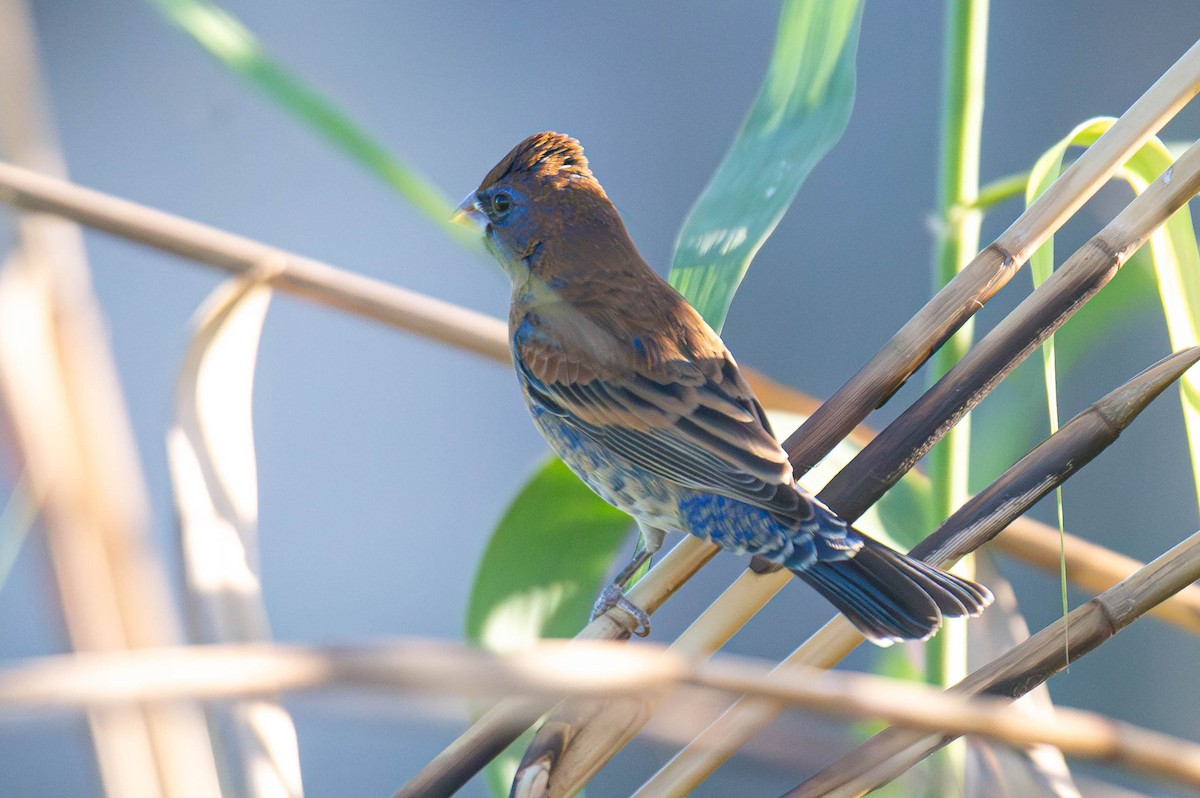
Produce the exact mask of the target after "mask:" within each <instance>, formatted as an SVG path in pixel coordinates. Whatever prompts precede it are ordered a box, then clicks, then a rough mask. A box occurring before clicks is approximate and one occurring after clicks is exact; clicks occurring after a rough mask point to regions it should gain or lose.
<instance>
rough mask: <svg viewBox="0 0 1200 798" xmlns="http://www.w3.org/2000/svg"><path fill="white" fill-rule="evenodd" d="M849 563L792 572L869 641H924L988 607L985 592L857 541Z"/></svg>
mask: <svg viewBox="0 0 1200 798" xmlns="http://www.w3.org/2000/svg"><path fill="white" fill-rule="evenodd" d="M860 534H861V533H860ZM862 538H863V546H862V548H860V549H859V550H858V551H857V552H856V553H855V554H854V556H853V557H850V558H848V559H844V560H824V561H820V560H819V561H817V562H814V563H811V564H809V565H808V566H807V567H806V568H802V569H801V568H796V569H793V570H792V572H793V573H794V574H796V576H799V577H800V578H801V579H803V580H804V581H805V582H808V583H809V584H810V585H812V586H813V587H815V588H816V589H817V590H818V591H819V592H820V593H821V595H822V596H824V597H825V598H827V599H828V600H829V601H830V603H832V604H833V606H835V607H837V608H838V609H839V610H840V611H841V612H842V613H843V614H844V615H845V616H846V617H847V618H849V619H850V622H851V623H853V624H854V625H855V626H856V627H858V629H859V631H861V632H862V633H863V634H864V635H866V636H867V638H868V639H869V640H871V641H872V642H874V643H877V644H879V645H882V646H888V645H891V644H892V643H894V642H896V641H899V640H925V639H926V638H928V637H929V636H931V635H932V634H933V633H934V632H936V631H937V630H938V627H940V626H941V625H942V618H943V617H946V618H961V617H963V616H965V615H978V614H979V613H981V612H983V608H984V607H986V606H987V605H989V604H991V603H992V594H991V591H989V590H988V589H987V588H986V587H983V586H982V585H977V584H975V583H974V582H970V581H968V580H966V579H962V578H960V577H957V576H955V575H954V574H949V573H946V572H945V571H943V570H941V569H940V568H936V567H934V566H932V565H929V564H928V563H925V562H922V561H921V560H916V559H913V558H912V557H908V556H906V555H904V554H901V553H900V552H898V551H894V550H893V549H890V548H888V547H887V546H885V545H884V544H882V543H880V542H879V541H877V540H872V539H871V538H869V537H867V536H866V535H862Z"/></svg>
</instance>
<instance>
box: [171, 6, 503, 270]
mask: <svg viewBox="0 0 1200 798" xmlns="http://www.w3.org/2000/svg"><path fill="white" fill-rule="evenodd" d="M148 2H150V3H151V4H152V5H154V6H156V7H157V8H158V10H159V12H160V13H161V14H162V15H163V16H164V17H166V18H167V19H168V20H170V21H171V22H172V23H174V24H175V25H176V26H177V27H179V28H180V29H182V30H183V31H184V32H185V33H187V34H188V35H189V36H191V37H192V39H194V40H195V41H196V43H197V44H199V45H200V46H201V47H203V48H204V49H205V50H207V51H208V52H209V54H210V55H212V56H213V57H214V58H216V59H217V61H219V62H220V63H221V64H222V65H223V66H225V67H226V68H227V69H228V70H229V71H231V72H234V73H236V74H238V75H241V76H242V77H243V78H245V79H246V80H247V81H249V82H250V83H251V84H252V85H254V86H255V87H256V88H258V89H259V90H261V91H262V92H263V93H264V94H266V95H267V97H269V98H270V99H271V100H272V101H274V102H275V104H276V105H278V106H279V107H280V108H283V109H284V110H285V111H287V112H289V113H291V114H293V115H294V116H296V117H297V118H299V119H300V120H301V121H302V122H303V123H304V124H305V125H306V126H307V127H308V128H310V129H311V130H312V131H313V132H315V133H317V134H319V135H321V136H324V137H325V138H326V139H327V140H329V141H330V142H332V143H333V144H334V145H335V146H337V148H338V149H340V150H341V151H342V152H344V153H346V154H347V155H349V156H351V157H352V158H354V160H356V161H358V162H359V163H360V164H361V165H363V166H365V167H366V168H367V170H368V171H370V172H371V173H372V174H374V175H375V176H377V177H380V178H382V179H383V181H384V182H386V183H387V184H388V185H390V186H391V187H392V188H394V189H396V191H397V192H399V194H400V195H401V196H402V197H404V198H405V199H406V200H408V201H409V202H410V203H412V205H413V206H414V207H415V208H416V209H417V210H418V211H420V212H421V213H422V214H424V215H425V216H427V217H428V218H429V219H430V220H431V221H433V222H434V223H435V224H436V225H438V227H440V228H441V229H442V231H443V232H445V233H446V234H447V235H449V236H450V237H451V238H453V239H454V240H455V241H457V242H459V243H460V244H462V245H463V246H465V247H467V248H468V249H472V250H475V251H481V245H480V242H479V240H478V239H479V236H478V235H477V234H476V233H474V232H473V231H470V230H468V229H466V228H465V227H463V226H462V225H456V224H453V223H451V222H450V214H451V213H452V212H453V210H454V203H453V202H452V201H451V200H450V198H449V197H446V196H445V195H444V194H442V192H441V191H440V190H438V188H437V187H436V186H435V185H433V183H432V182H430V181H429V180H428V179H426V178H425V177H424V176H423V175H422V174H420V173H419V172H418V171H417V170H416V169H414V168H412V167H411V166H409V165H407V164H406V163H404V162H403V161H401V160H400V159H399V158H396V157H395V156H393V155H391V154H390V153H389V152H388V151H387V150H386V149H384V148H383V146H381V145H380V144H378V143H377V142H376V141H375V140H374V139H372V138H371V137H370V136H369V135H368V134H367V133H366V131H364V130H363V129H362V128H360V127H359V126H358V125H356V124H355V123H354V122H353V121H352V120H351V119H350V117H349V116H348V115H347V114H345V113H344V112H343V111H342V110H341V109H340V108H338V107H337V105H336V104H335V103H334V102H333V101H331V100H330V99H328V98H327V97H325V96H324V95H322V94H321V93H320V92H318V91H317V90H316V89H313V88H312V87H311V86H308V85H307V84H306V83H305V82H304V81H303V80H301V79H300V78H299V77H297V76H296V75H294V74H292V73H291V72H290V71H289V70H288V69H287V68H286V67H284V66H283V65H281V64H280V63H279V62H277V61H276V60H275V59H274V58H272V57H271V56H270V54H269V53H268V52H267V50H266V48H265V47H264V46H263V45H262V43H261V42H259V40H258V39H257V38H256V37H255V36H254V34H253V33H251V32H250V30H249V29H247V28H246V26H245V25H243V24H242V23H241V22H240V21H239V20H238V19H237V18H236V17H234V16H233V15H232V14H230V13H229V12H228V11H225V10H224V9H222V8H221V7H219V6H217V5H216V4H215V3H211V2H209V1H208V0H148Z"/></svg>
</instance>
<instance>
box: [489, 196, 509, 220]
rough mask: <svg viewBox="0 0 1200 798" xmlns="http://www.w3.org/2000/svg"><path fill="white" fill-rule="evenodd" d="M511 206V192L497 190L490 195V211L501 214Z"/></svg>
mask: <svg viewBox="0 0 1200 798" xmlns="http://www.w3.org/2000/svg"><path fill="white" fill-rule="evenodd" d="M511 208H512V194H509V193H508V192H507V191H497V192H496V193H495V194H493V195H492V213H494V214H496V215H497V216H503V215H504V214H506V213H508V212H509V210H510V209H511Z"/></svg>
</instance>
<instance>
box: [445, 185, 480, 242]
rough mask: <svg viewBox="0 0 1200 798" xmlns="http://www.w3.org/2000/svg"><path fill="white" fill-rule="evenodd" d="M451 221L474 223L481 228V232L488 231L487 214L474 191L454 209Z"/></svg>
mask: <svg viewBox="0 0 1200 798" xmlns="http://www.w3.org/2000/svg"><path fill="white" fill-rule="evenodd" d="M450 221H452V222H458V223H459V224H470V225H474V226H475V227H477V228H479V232H481V233H483V232H487V225H488V218H487V214H485V213H484V212H483V209H482V208H480V207H479V200H477V199H476V198H475V192H474V191H472V192H471V193H470V194H468V195H467V198H466V199H464V200H463V201H462V202H460V203H459V204H458V207H457V208H455V209H454V213H452V214H450Z"/></svg>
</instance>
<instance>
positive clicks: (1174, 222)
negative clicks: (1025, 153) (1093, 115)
mask: <svg viewBox="0 0 1200 798" xmlns="http://www.w3.org/2000/svg"><path fill="white" fill-rule="evenodd" d="M1114 121H1115V120H1113V119H1110V118H1098V119H1092V120H1089V121H1087V122H1084V123H1083V124H1081V125H1079V126H1078V127H1076V128H1075V129H1074V130H1072V131H1071V132H1070V133H1069V134H1068V135H1067V136H1066V137H1065V138H1063V139H1062V140H1061V141H1059V142H1058V143H1057V144H1056V145H1055V146H1054V147H1052V148H1051V149H1050V150H1049V151H1048V152H1047V153H1046V154H1045V155H1043V156H1042V157H1041V158H1040V159H1038V162H1037V164H1035V166H1034V168H1033V170H1032V172H1031V174H1030V188H1029V191H1028V194H1027V196H1029V197H1036V196H1037V195H1038V194H1040V193H1041V192H1042V191H1044V190H1045V188H1046V187H1048V186H1049V184H1050V183H1051V182H1053V180H1054V178H1055V177H1057V175H1058V173H1059V171H1061V168H1062V158H1063V155H1064V153H1065V152H1066V150H1067V148H1068V147H1072V146H1079V147H1088V146H1091V145H1092V144H1093V143H1095V141H1096V140H1097V139H1099V138H1100V136H1102V135H1103V134H1104V132H1105V131H1106V130H1108V128H1109V127H1111V126H1112V123H1113V122H1114ZM1173 162H1174V157H1173V156H1172V155H1171V152H1170V151H1169V150H1168V148H1167V146H1166V145H1165V144H1163V142H1162V141H1160V140H1159V139H1157V138H1152V139H1150V140H1149V141H1147V142H1146V143H1145V144H1144V145H1142V147H1141V149H1139V150H1138V151H1137V152H1136V153H1134V154H1133V156H1131V157H1130V159H1129V161H1128V162H1127V163H1126V164H1125V165H1124V166H1123V167H1122V168H1121V170H1120V171H1119V172H1118V176H1119V177H1120V178H1121V179H1123V180H1124V181H1125V182H1127V183H1128V184H1129V186H1130V187H1131V188H1132V189H1133V190H1134V192H1135V193H1138V194H1140V193H1141V192H1142V191H1144V190H1145V189H1146V187H1147V186H1148V185H1150V183H1152V182H1153V181H1155V180H1158V179H1169V175H1170V173H1169V172H1168V171H1167V170H1168V169H1169V168H1170V167H1171V164H1172V163H1173ZM1164 173H1165V177H1160V176H1163V175H1164ZM1050 246H1051V242H1047V244H1046V245H1044V246H1043V248H1042V249H1039V250H1038V252H1037V253H1035V254H1034V259H1031V263H1036V264H1037V272H1036V276H1035V285H1036V284H1039V283H1040V282H1041V281H1042V280H1044V279H1045V277H1047V276H1049V271H1050V268H1051V267H1052V262H1053V250H1052V249H1050V248H1049V247H1050ZM1043 250H1045V251H1044V252H1043ZM1149 251H1150V259H1151V263H1152V264H1153V266H1154V273H1155V276H1156V278H1157V282H1158V292H1159V298H1160V301H1161V303H1162V308H1163V317H1164V318H1165V320H1166V323H1167V334H1168V335H1169V337H1170V340H1171V347H1172V348H1173V349H1175V350H1180V349H1184V348H1186V347H1190V346H1195V345H1197V342H1200V251H1198V250H1197V246H1196V234H1195V231H1194V230H1193V228H1192V217H1191V213H1190V211H1189V210H1188V209H1187V207H1186V206H1185V207H1183V208H1181V209H1180V210H1179V211H1177V212H1176V213H1175V214H1174V215H1172V216H1171V218H1170V219H1168V220H1167V222H1166V224H1164V225H1163V226H1162V227H1161V228H1159V229H1158V230H1157V231H1155V233H1154V234H1153V235H1152V236H1151V237H1150V247H1149ZM1109 290H1110V291H1111V286H1109ZM1101 293H1102V294H1103V293H1105V292H1101ZM1052 341H1053V339H1051V341H1050V342H1048V345H1050V344H1051V343H1052ZM1052 367H1053V360H1052V355H1051V359H1050V360H1049V365H1048V366H1047V369H1048V379H1051V380H1052V378H1053V373H1052V371H1051V370H1052ZM1179 390H1180V398H1181V400H1182V404H1183V418H1184V426H1185V428H1186V430H1187V437H1188V446H1189V449H1190V451H1191V457H1192V474H1193V478H1194V480H1195V483H1196V493H1197V497H1198V499H1200V377H1197V376H1193V375H1192V374H1191V373H1190V372H1189V373H1188V374H1185V375H1184V376H1183V378H1182V379H1181V380H1180V381H1179ZM1051 395H1052V394H1051Z"/></svg>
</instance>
